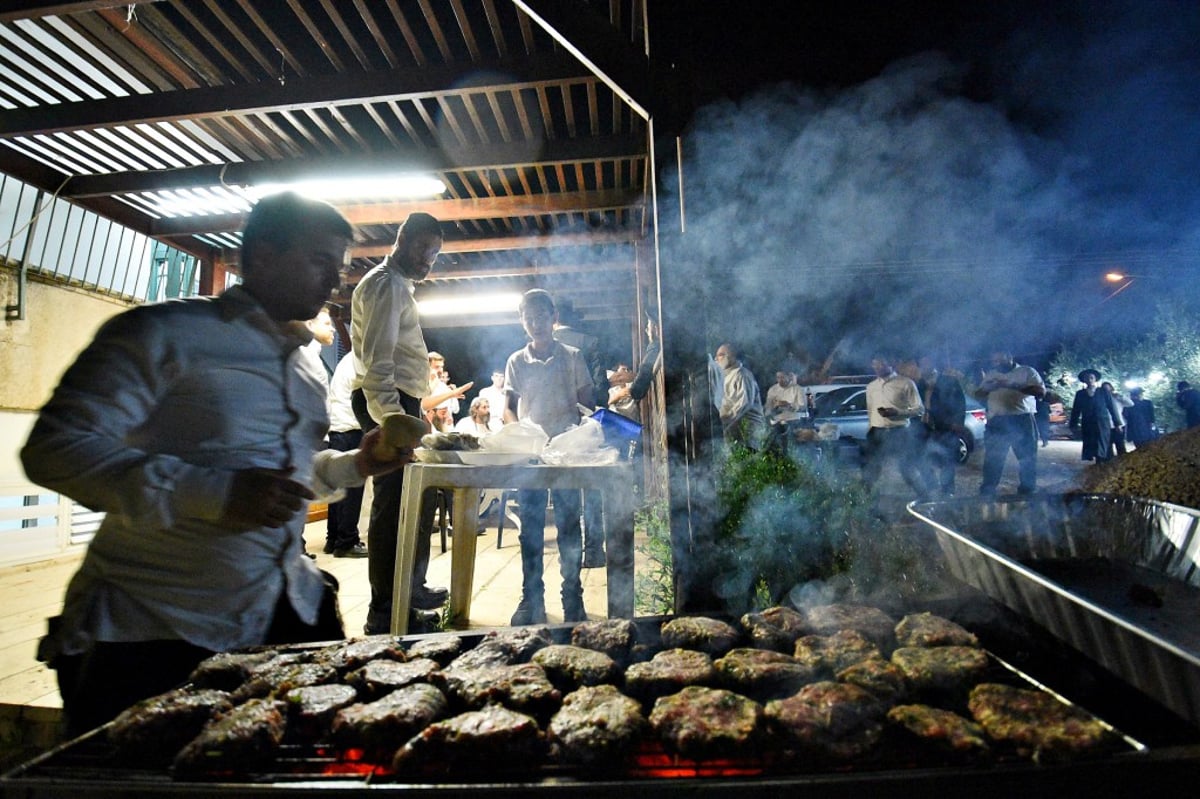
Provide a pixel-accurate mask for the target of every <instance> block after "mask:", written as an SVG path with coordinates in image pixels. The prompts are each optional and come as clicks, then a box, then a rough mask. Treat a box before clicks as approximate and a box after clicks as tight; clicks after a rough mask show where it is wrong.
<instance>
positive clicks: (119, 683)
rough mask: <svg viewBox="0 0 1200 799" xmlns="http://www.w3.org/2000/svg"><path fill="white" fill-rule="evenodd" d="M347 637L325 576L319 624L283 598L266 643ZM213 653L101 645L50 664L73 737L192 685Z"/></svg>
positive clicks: (182, 647)
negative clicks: (303, 617) (193, 676)
mask: <svg viewBox="0 0 1200 799" xmlns="http://www.w3.org/2000/svg"><path fill="white" fill-rule="evenodd" d="M345 637H346V631H345V629H344V628H343V626H342V617H341V614H340V613H339V612H338V606H337V579H336V578H335V577H334V576H333V575H332V574H325V596H324V597H322V599H321V608H320V611H319V613H318V616H317V623H316V624H305V623H304V622H303V621H302V620H301V619H300V617H299V616H297V615H296V611H295V610H293V609H292V604H291V602H289V601H288V598H287V592H286V591H285V592H283V593H282V594H280V596H279V601H278V602H277V603H276V605H275V615H274V617H273V618H272V619H271V627H270V629H269V630H268V631H267V636H266V639H265V640H264V641H263V643H264V644H300V643H308V642H311V641H338V640H341V639H343V638H345ZM214 654H216V653H214V652H213V651H211V650H208V649H205V648H203V647H199V646H196V645H195V644H190V643H188V642H187V641H181V640H158V641H135V642H120V643H113V642H107V641H98V642H96V643H95V644H94V645H93V646H92V648H91V649H89V650H88V651H86V652H83V653H81V654H78V655H60V656H59V657H57V658H55V660H54V662H53V663H51V664H49V665H50V667H51V668H53V669H55V670H56V671H57V672H58V674H57V676H58V692H59V693H60V694H61V695H62V700H63V715H64V716H65V717H66V722H67V734H68V736H69V737H72V738H74V737H76V736H79V735H82V734H83V733H85V732H87V731H88V730H92V729H95V728H96V727H99V726H101V725H102V724H106V723H108V722H109V721H111V720H112V719H114V718H116V717H117V716H118V715H120V713H121V711H123V710H125V708H127V707H129V706H130V705H133V704H134V703H136V702H140V701H141V700H143V699H148V698H149V697H152V696H157V695H158V694H161V693H163V692H165V691H170V690H171V689H173V688H176V687H178V686H179V685H181V684H183V683H184V682H186V681H187V678H188V676H189V675H190V674H191V673H192V671H193V670H195V668H196V666H197V665H199V663H200V661H202V660H204V659H205V658H207V657H210V656H212V655H214Z"/></svg>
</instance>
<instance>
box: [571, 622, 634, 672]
mask: <svg viewBox="0 0 1200 799" xmlns="http://www.w3.org/2000/svg"><path fill="white" fill-rule="evenodd" d="M571 643H572V644H573V645H574V646H581V647H583V648H584V649H594V650H595V651H597V652H603V653H604V654H606V655H608V656H609V657H610V658H612V659H613V660H614V661H615V662H616V663H618V664H620V665H625V664H626V663H629V662H630V660H632V654H633V647H634V645H635V644H636V643H637V628H636V627H634V626H633V622H632V621H630V620H629V619H596V620H594V621H581V622H579V623H578V624H576V625H575V626H574V627H572V628H571Z"/></svg>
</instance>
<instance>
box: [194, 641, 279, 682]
mask: <svg viewBox="0 0 1200 799" xmlns="http://www.w3.org/2000/svg"><path fill="white" fill-rule="evenodd" d="M278 656H279V653H278V652H276V651H275V650H273V649H266V650H263V651H261V652H218V653H217V654H215V655H213V656H211V657H207V658H205V659H204V660H202V661H200V663H198V664H197V665H196V668H195V669H193V670H192V673H191V674H190V675H189V676H188V682H189V683H190V684H191V685H192V687H194V688H215V689H216V690H218V691H233V690H236V689H237V687H238V686H239V685H241V684H242V683H243V682H245V681H246V678H247V677H249V676H250V673H251V672H252V671H253V670H254V669H255V668H256V667H258V666H262V665H264V664H266V663H269V662H270V661H272V660H275V658H277V657H278Z"/></svg>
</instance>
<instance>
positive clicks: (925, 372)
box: [920, 356, 967, 497]
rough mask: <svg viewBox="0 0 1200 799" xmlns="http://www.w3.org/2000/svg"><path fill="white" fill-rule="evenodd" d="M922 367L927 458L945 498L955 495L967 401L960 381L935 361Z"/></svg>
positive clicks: (928, 360)
mask: <svg viewBox="0 0 1200 799" xmlns="http://www.w3.org/2000/svg"><path fill="white" fill-rule="evenodd" d="M920 365H921V385H920V389H921V398H922V401H923V404H924V405H925V415H924V416H923V417H921V421H922V422H924V424H925V458H926V460H927V461H928V463H929V467H930V469H931V470H932V471H933V476H934V478H935V481H936V483H937V486H938V489H939V490H940V491H941V493H942V496H944V497H952V496H954V472H955V470H956V469H957V468H958V442H959V439H960V437H961V436H962V433H963V416H964V415H965V414H966V412H967V398H966V396H965V395H964V394H963V390H962V386H961V385H960V384H959V382H958V381H957V380H955V379H954V378H953V377H951V376H950V375H947V374H943V373H942V372H941V371H940V370H939V369H938V367H937V365H936V364H935V362H934V360H933V358H931V357H929V356H925V357H924V358H922V359H921V361H920Z"/></svg>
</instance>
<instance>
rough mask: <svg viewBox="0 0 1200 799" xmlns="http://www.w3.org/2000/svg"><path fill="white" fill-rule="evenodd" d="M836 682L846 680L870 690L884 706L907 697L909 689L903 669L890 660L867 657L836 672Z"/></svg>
mask: <svg viewBox="0 0 1200 799" xmlns="http://www.w3.org/2000/svg"><path fill="white" fill-rule="evenodd" d="M836 676H837V679H838V682H847V683H850V684H851V685H857V686H858V687H859V688H865V689H867V690H868V691H870V692H871V693H872V694H873V695H874V696H875V697H876V698H877V699H878V700H879V701H880V702H882V703H883V704H884V705H885V706H889V707H890V706H891V705H894V704H896V703H898V702H903V701H905V700H907V699H908V696H909V693H910V692H911V689H910V687H909V684H908V677H907V676H906V675H905V673H904V669H902V668H900V667H899V666H897V665H896V664H895V663H893V662H891V661H890V660H884V659H883V658H868V659H867V660H861V661H859V662H858V663H855V664H854V665H853V666H847V667H846V668H844V669H842V670H841V671H839V672H838V673H837V675H836Z"/></svg>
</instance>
